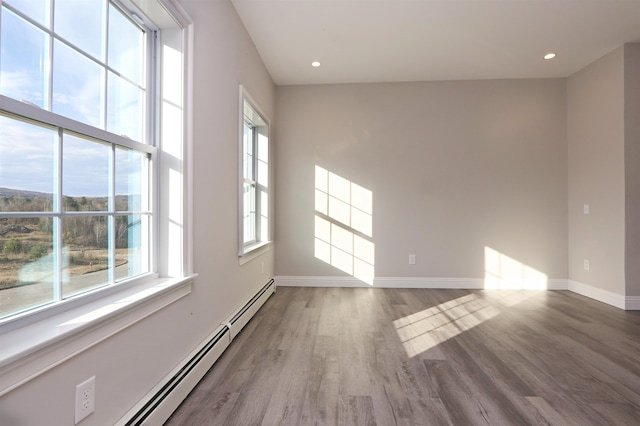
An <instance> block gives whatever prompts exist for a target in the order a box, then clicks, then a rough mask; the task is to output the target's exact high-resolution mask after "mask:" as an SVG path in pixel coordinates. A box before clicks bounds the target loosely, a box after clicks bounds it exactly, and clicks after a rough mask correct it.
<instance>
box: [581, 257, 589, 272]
mask: <svg viewBox="0 0 640 426" xmlns="http://www.w3.org/2000/svg"><path fill="white" fill-rule="evenodd" d="M582 263H583V268H584V270H585V271H588V270H589V261H588V260H587V259H585V260H583V261H582Z"/></svg>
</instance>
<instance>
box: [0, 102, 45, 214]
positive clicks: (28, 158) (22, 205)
mask: <svg viewBox="0 0 640 426" xmlns="http://www.w3.org/2000/svg"><path fill="white" fill-rule="evenodd" d="M56 139H57V133H56V132H55V131H54V130H51V129H46V128H43V127H40V126H35V125H32V124H29V123H26V122H23V121H18V120H14V119H12V118H9V117H4V116H1V115H0V212H8V211H11V212H16V211H23V212H44V211H52V204H53V195H52V193H53V192H54V188H55V183H54V173H55V158H56V156H55V152H56V145H57V144H56Z"/></svg>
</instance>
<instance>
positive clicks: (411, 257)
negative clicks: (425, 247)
mask: <svg viewBox="0 0 640 426" xmlns="http://www.w3.org/2000/svg"><path fill="white" fill-rule="evenodd" d="M415 264H416V255H415V254H410V255H409V265H415Z"/></svg>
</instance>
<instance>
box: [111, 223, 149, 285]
mask: <svg viewBox="0 0 640 426" xmlns="http://www.w3.org/2000/svg"><path fill="white" fill-rule="evenodd" d="M115 220H116V222H115V237H116V256H115V262H116V264H115V279H116V281H119V280H122V279H125V278H130V277H134V276H136V275H140V274H143V273H145V272H149V258H148V253H147V250H146V249H145V248H146V247H148V237H147V236H148V235H149V217H148V216H147V215H126V216H125V215H121V216H116V217H115Z"/></svg>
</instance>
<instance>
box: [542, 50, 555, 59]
mask: <svg viewBox="0 0 640 426" xmlns="http://www.w3.org/2000/svg"><path fill="white" fill-rule="evenodd" d="M555 57H556V54H555V53H553V52H549V53H547V54H546V55H544V59H553V58H555Z"/></svg>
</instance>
